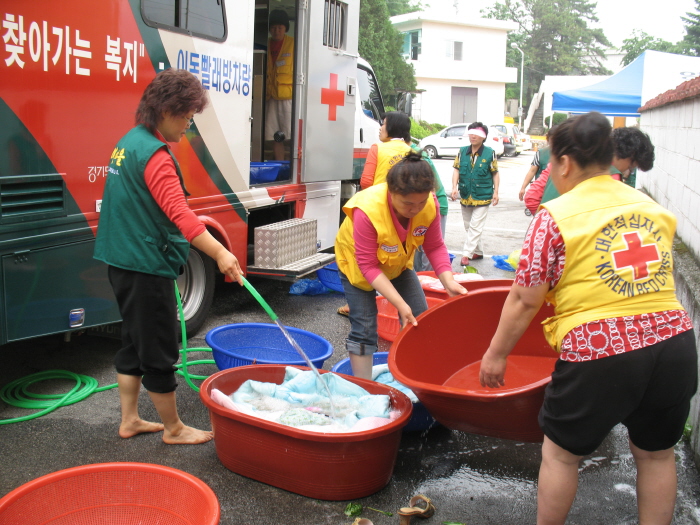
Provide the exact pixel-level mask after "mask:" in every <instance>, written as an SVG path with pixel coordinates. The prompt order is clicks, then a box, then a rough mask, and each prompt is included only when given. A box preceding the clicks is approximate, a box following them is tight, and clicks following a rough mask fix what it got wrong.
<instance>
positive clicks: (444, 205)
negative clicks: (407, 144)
mask: <svg viewBox="0 0 700 525" xmlns="http://www.w3.org/2000/svg"><path fill="white" fill-rule="evenodd" d="M411 149H412V150H413V151H421V150H420V148H419V147H418V146H416V145H415V144H412V145H411ZM421 156H422V157H423V160H425V161H426V162H427V163H428V164H429V165H430V169H431V170H433V174H434V175H435V182H436V183H437V189H436V190H435V196H436V197H437V200H438V204H439V205H440V215H443V216H444V215H447V212H448V208H449V203H448V202H447V193H446V192H445V187H444V186H443V185H442V181H441V180H440V175H438V172H437V169H436V168H435V164H433V161H432V160H430V157H428V155H427V154H426V153H423V154H422V155H421Z"/></svg>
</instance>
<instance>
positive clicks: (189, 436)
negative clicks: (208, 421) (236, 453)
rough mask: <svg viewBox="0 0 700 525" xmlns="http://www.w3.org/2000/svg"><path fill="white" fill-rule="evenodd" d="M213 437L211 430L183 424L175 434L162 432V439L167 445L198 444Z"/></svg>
mask: <svg viewBox="0 0 700 525" xmlns="http://www.w3.org/2000/svg"><path fill="white" fill-rule="evenodd" d="M212 439H214V432H212V431H211V430H198V429H196V428H192V427H188V426H187V425H183V426H182V427H181V428H180V430H179V432H178V433H177V434H175V433H173V432H168V430H165V432H163V441H164V442H165V443H167V444H168V445H198V444H199V443H206V442H207V441H211V440H212Z"/></svg>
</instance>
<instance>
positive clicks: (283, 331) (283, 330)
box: [275, 318, 335, 419]
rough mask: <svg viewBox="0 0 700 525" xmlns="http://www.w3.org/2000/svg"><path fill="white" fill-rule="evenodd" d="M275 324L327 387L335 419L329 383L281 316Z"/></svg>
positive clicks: (319, 380) (333, 414) (318, 379)
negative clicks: (322, 376)
mask: <svg viewBox="0 0 700 525" xmlns="http://www.w3.org/2000/svg"><path fill="white" fill-rule="evenodd" d="M275 324H276V325H277V326H278V327H279V329H280V330H282V333H283V334H284V337H286V338H287V341H289V344H290V345H292V347H293V348H294V350H296V351H297V352H298V353H299V355H300V356H301V357H302V358H303V359H304V362H305V363H306V366H308V367H309V368H310V369H311V370H312V371H313V373H314V374H316V380H317V381H318V382H319V383H321V384H322V385H323V387H324V388H325V389H326V392H327V393H328V402H329V403H330V405H331V419H335V405H334V404H333V395H332V394H331V389H330V388H329V387H328V384H327V383H326V382H325V381H324V380H323V379H321V374H320V373H319V371H318V369H317V368H316V367H315V366H314V364H313V363H312V362H311V360H310V359H309V356H307V355H306V352H304V350H302V348H301V347H300V346H299V344H298V343H297V342H296V340H295V339H294V338H293V337H292V334H290V333H289V331H288V330H287V329H286V328H285V327H284V325H283V324H282V323H280V320H279V318H278V319H275Z"/></svg>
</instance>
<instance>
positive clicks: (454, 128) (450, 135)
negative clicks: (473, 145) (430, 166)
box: [418, 123, 504, 159]
mask: <svg viewBox="0 0 700 525" xmlns="http://www.w3.org/2000/svg"><path fill="white" fill-rule="evenodd" d="M468 127H469V123H460V124H452V125H451V126H448V127H446V128H445V129H443V130H442V131H441V132H440V133H435V134H434V135H430V136H428V137H425V138H424V139H423V140H421V141H420V142H419V143H418V146H419V147H420V148H421V149H423V150H424V151H425V153H426V154H427V155H428V156H429V157H430V158H431V159H436V158H439V157H442V156H451V157H455V156H457V154H459V149H460V148H462V147H464V146H469V144H470V142H469V135H468V133H467V128H468ZM502 139H503V135H502V134H501V133H500V132H499V130H498V129H497V128H495V127H493V126H489V136H488V137H486V142H485V144H486V145H487V146H489V147H490V148H492V149H493V150H494V151H495V152H496V155H497V156H499V157H500V156H502V155H503V153H504V144H503V140H502Z"/></svg>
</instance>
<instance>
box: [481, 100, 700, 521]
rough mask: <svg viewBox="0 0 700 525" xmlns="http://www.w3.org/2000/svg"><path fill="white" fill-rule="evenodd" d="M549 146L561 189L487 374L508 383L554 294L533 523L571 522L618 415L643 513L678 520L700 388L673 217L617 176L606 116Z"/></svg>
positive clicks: (526, 249)
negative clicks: (679, 451)
mask: <svg viewBox="0 0 700 525" xmlns="http://www.w3.org/2000/svg"><path fill="white" fill-rule="evenodd" d="M550 146H551V175H550V177H551V179H552V181H553V183H554V185H555V187H556V189H557V190H558V191H559V193H561V196H560V197H558V198H557V199H554V200H551V201H549V202H547V203H546V204H543V205H542V206H543V208H541V209H540V211H539V212H538V213H537V215H536V216H535V218H534V219H533V222H532V223H531V225H530V228H529V230H528V233H527V235H526V237H525V242H524V244H523V250H522V255H521V258H520V264H519V266H518V270H517V272H516V277H515V282H514V284H513V287H512V289H511V291H510V294H509V296H508V298H507V300H506V303H505V305H504V307H503V312H502V313H501V320H500V323H499V325H498V329H497V331H496V334H495V335H494V337H493V339H492V341H491V345H490V346H489V348H488V350H487V351H486V353H485V354H484V357H483V360H482V363H481V372H480V380H481V383H482V385H484V386H488V387H492V388H498V387H499V386H502V385H504V384H507V383H504V374H505V370H506V357H507V355H508V354H509V352H510V351H511V349H512V348H513V346H514V345H515V343H516V342H517V341H518V339H519V338H520V336H521V335H522V334H523V332H524V331H525V329H526V328H527V326H528V324H529V323H530V321H531V320H532V318H533V316H534V315H535V313H537V311H538V310H539V309H540V306H541V305H542V303H543V302H544V301H548V302H550V303H552V304H553V305H554V309H555V315H554V316H553V317H551V318H549V319H547V320H546V321H545V322H544V333H545V337H546V338H547V340H548V341H549V343H550V344H551V345H552V348H554V350H556V351H557V352H559V353H560V359H559V360H558V361H557V364H556V367H555V370H554V372H553V374H552V380H551V383H550V384H549V386H548V387H547V389H546V391H545V399H544V403H543V405H542V409H541V410H540V414H539V423H540V427H541V428H542V430H543V432H544V434H545V438H544V443H543V445H542V465H541V468H540V474H539V483H538V489H537V504H538V509H537V523H538V524H554V523H564V522H565V521H566V516H567V514H568V512H569V509H570V507H571V504H572V502H573V500H574V497H575V495H576V488H577V482H578V466H579V462H580V460H581V457H582V456H585V455H588V454H591V453H593V451H594V450H595V449H596V448H597V447H598V446H599V445H600V444H601V442H602V441H603V439H604V438H605V437H606V436H607V434H608V433H609V432H610V430H611V429H612V428H613V427H614V426H615V425H617V424H618V423H622V424H624V425H625V426H626V427H627V431H628V434H629V443H630V449H631V452H632V456H633V457H634V460H635V463H636V466H637V507H638V512H639V522H640V523H670V522H671V519H672V517H673V508H674V505H675V498H676V464H675V457H674V452H673V447H674V445H675V444H676V442H677V441H678V440H679V439H680V437H681V435H682V433H683V428H684V425H685V422H686V419H687V417H688V412H689V408H690V399H691V397H692V396H693V394H694V393H695V390H696V387H697V355H696V348H695V335H694V331H693V327H692V325H691V322H690V318H689V316H688V314H687V313H686V312H685V310H684V309H683V307H682V306H681V304H680V303H679V302H678V300H677V299H676V294H675V287H674V281H673V273H672V272H673V254H672V243H673V236H674V234H675V228H676V219H675V217H674V216H673V215H672V214H671V213H670V212H669V211H667V210H666V209H664V208H662V207H661V206H659V205H658V204H656V203H655V202H654V201H653V200H651V199H650V198H649V197H647V196H646V195H644V194H643V193H642V192H639V191H636V190H634V189H633V188H631V187H629V186H627V185H624V184H620V183H619V182H617V181H615V180H613V179H612V177H610V171H609V168H610V164H611V162H612V158H613V143H612V140H611V128H610V124H609V122H608V120H607V118H605V117H604V116H603V115H601V114H600V113H587V114H585V115H581V116H579V117H575V118H572V119H569V120H567V121H565V122H564V123H562V124H560V125H559V127H558V128H557V129H556V131H555V132H554V134H553V135H552V137H551V141H550ZM506 381H507V380H506Z"/></svg>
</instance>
